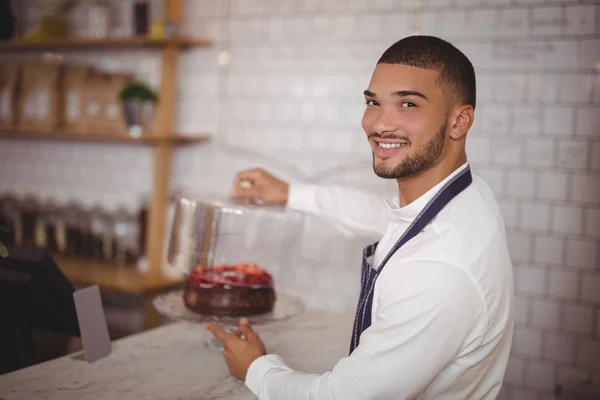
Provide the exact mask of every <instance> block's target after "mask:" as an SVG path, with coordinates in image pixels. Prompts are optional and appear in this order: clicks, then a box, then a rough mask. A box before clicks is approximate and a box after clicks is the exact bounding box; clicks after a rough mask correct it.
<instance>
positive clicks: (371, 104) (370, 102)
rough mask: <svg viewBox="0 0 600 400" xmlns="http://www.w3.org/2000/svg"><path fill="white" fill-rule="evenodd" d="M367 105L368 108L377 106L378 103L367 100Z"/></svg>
mask: <svg viewBox="0 0 600 400" xmlns="http://www.w3.org/2000/svg"><path fill="white" fill-rule="evenodd" d="M367 105H368V106H378V105H379V103H378V102H376V101H375V100H367Z"/></svg>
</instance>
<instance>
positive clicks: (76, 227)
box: [62, 202, 83, 258]
mask: <svg viewBox="0 0 600 400" xmlns="http://www.w3.org/2000/svg"><path fill="white" fill-rule="evenodd" d="M82 214H83V209H82V207H81V206H80V205H79V204H78V203H76V202H70V203H69V204H68V205H67V206H66V207H65V209H64V212H63V214H62V215H63V216H64V224H65V233H66V235H65V238H66V243H65V255H66V256H67V257H73V258H77V257H83V233H82V228H81V225H80V222H79V219H80V217H81V215H82Z"/></svg>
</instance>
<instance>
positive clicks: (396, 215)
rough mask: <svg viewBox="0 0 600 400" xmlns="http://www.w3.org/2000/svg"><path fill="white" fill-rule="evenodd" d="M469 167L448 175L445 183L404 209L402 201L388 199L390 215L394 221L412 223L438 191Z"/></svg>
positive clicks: (459, 168) (464, 166) (395, 198)
mask: <svg viewBox="0 0 600 400" xmlns="http://www.w3.org/2000/svg"><path fill="white" fill-rule="evenodd" d="M468 165H469V163H468V162H466V163H464V164H463V165H461V166H460V167H458V168H457V169H455V170H454V171H453V172H452V173H451V174H450V175H448V176H447V177H446V178H445V179H444V180H443V181H441V182H440V183H438V184H437V185H435V186H434V187H432V188H431V189H429V190H428V191H427V192H426V193H425V194H423V195H422V196H421V197H419V198H418V199H416V200H415V201H413V202H412V203H410V204H407V205H406V206H404V207H401V206H400V199H399V198H398V197H397V196H396V197H392V198H386V199H385V205H386V207H387V209H388V215H389V217H390V219H392V220H400V221H405V222H409V223H410V222H412V221H413V220H414V219H415V218H416V217H417V215H419V213H420V212H421V210H422V209H423V208H424V207H425V205H426V204H427V202H429V200H431V198H432V197H433V196H434V195H435V194H436V193H437V191H438V190H439V189H440V188H441V187H442V186H443V185H444V184H446V182H448V181H449V180H450V179H452V177H454V176H455V175H457V174H458V173H460V171H462V170H464V169H465V168H467V166H468Z"/></svg>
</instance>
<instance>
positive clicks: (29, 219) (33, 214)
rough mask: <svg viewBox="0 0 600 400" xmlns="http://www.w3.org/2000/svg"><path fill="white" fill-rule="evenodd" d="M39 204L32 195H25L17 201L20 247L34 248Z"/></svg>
mask: <svg viewBox="0 0 600 400" xmlns="http://www.w3.org/2000/svg"><path fill="white" fill-rule="evenodd" d="M39 207H40V204H39V202H38V201H37V200H36V198H35V197H34V196H32V195H27V196H25V197H24V198H23V199H21V200H20V201H19V210H20V217H21V229H22V237H21V243H20V244H21V246H23V247H36V226H37V223H38V217H39V213H40V209H39Z"/></svg>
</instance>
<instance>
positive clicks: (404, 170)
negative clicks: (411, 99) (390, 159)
mask: <svg viewBox="0 0 600 400" xmlns="http://www.w3.org/2000/svg"><path fill="white" fill-rule="evenodd" d="M446 128H447V123H446V121H444V123H443V124H442V125H441V126H440V129H439V130H438V131H437V133H436V134H435V136H434V137H433V138H431V140H429V141H428V142H427V143H425V144H424V145H423V146H422V147H420V148H419V149H417V151H416V153H415V154H413V155H409V156H408V157H407V158H406V159H405V160H403V161H402V162H401V163H400V164H398V165H396V166H395V167H387V166H385V165H383V164H375V154H373V171H374V172H375V174H376V175H377V176H378V177H380V178H384V179H399V178H405V177H407V176H411V175H414V174H416V173H419V172H421V171H423V170H425V169H427V168H429V167H431V166H432V165H433V164H435V163H436V161H437V160H438V159H439V158H440V156H441V155H442V152H443V151H444V146H445V144H446Z"/></svg>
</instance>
